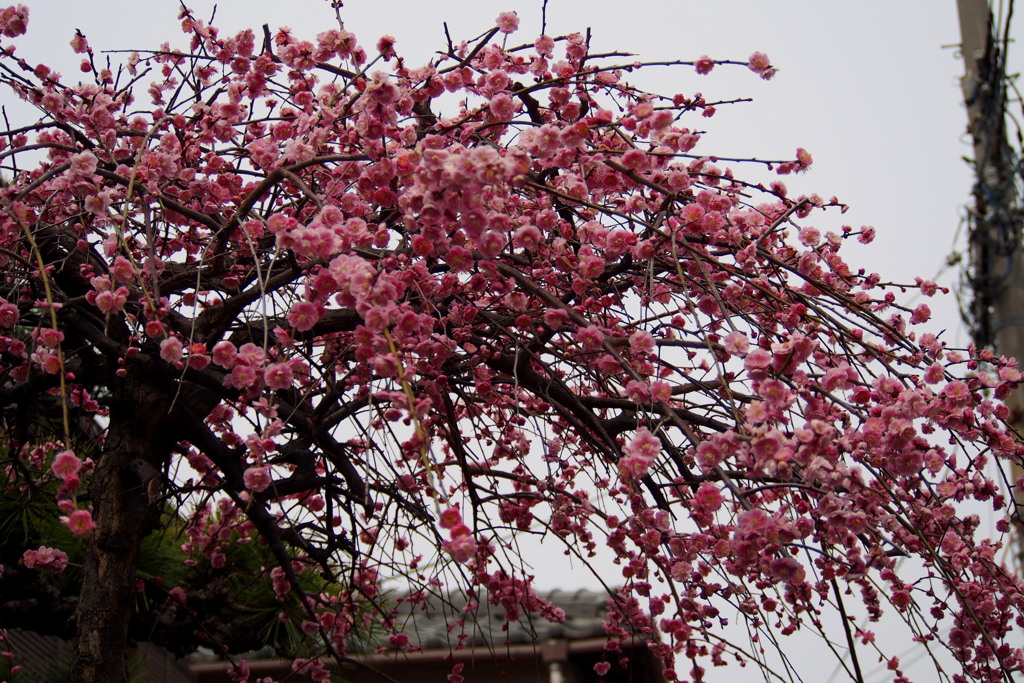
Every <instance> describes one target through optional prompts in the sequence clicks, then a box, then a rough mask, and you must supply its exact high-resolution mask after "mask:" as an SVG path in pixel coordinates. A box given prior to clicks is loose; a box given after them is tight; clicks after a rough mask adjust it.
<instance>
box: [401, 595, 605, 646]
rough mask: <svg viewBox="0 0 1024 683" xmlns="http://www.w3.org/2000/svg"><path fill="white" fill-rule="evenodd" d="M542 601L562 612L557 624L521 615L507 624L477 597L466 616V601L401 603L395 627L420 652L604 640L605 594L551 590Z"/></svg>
mask: <svg viewBox="0 0 1024 683" xmlns="http://www.w3.org/2000/svg"><path fill="white" fill-rule="evenodd" d="M541 597H542V598H543V599H545V600H547V601H549V602H551V603H552V604H553V605H554V606H556V607H558V608H560V609H562V610H563V611H564V612H565V620H564V621H563V622H562V623H551V622H549V621H548V620H546V619H544V618H543V617H541V616H539V615H535V614H533V615H531V614H525V613H524V614H522V615H521V616H520V618H519V619H518V620H517V621H512V622H508V620H507V615H506V614H505V609H504V608H503V607H501V606H498V605H492V604H490V603H489V602H488V601H487V599H486V596H482V597H481V599H480V601H479V602H480V604H479V606H478V607H477V609H476V610H474V611H471V612H469V613H467V612H466V605H467V599H466V598H465V596H461V597H460V596H452V597H450V598H445V599H442V598H441V597H440V596H436V595H433V596H430V597H428V598H427V599H426V600H425V601H423V602H420V603H410V602H405V601H403V602H402V608H401V610H400V613H399V617H398V620H397V622H396V627H397V628H399V629H401V630H403V631H404V632H405V633H406V635H408V636H409V638H410V640H411V645H418V646H419V647H421V648H423V649H447V648H454V647H456V646H458V645H459V643H460V641H461V642H462V645H463V646H464V647H479V646H484V647H487V646H490V647H500V646H502V645H521V644H527V643H543V642H546V641H548V640H552V639H556V638H566V639H569V640H582V639H584V638H595V637H602V636H604V635H605V631H604V627H603V626H602V619H603V618H604V615H605V612H607V610H608V607H607V604H606V603H605V600H606V598H607V595H606V594H604V593H598V592H596V591H589V590H577V591H565V590H554V591H551V592H550V593H548V594H546V595H543V596H541ZM460 619H461V620H462V623H461V625H459V620H460ZM453 625H454V626H453Z"/></svg>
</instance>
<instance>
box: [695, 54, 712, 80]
mask: <svg viewBox="0 0 1024 683" xmlns="http://www.w3.org/2000/svg"><path fill="white" fill-rule="evenodd" d="M694 68H696V69H697V73H699V74H701V75H702V76H703V75H705V74H709V73H711V70H712V69H714V68H715V60H713V59H711V57H708V56H707V55H701V58H700V59H698V60H697V62H696V63H695V64H694Z"/></svg>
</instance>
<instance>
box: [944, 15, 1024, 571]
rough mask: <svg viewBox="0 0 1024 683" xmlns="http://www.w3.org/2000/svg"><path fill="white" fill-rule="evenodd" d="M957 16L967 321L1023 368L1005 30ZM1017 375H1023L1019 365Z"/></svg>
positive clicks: (1018, 393)
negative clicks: (970, 181)
mask: <svg viewBox="0 0 1024 683" xmlns="http://www.w3.org/2000/svg"><path fill="white" fill-rule="evenodd" d="M957 9H958V11H959V14H960V35H961V53H962V54H963V60H964V76H963V78H962V79H961V86H962V88H963V96H964V103H965V104H966V105H967V119H968V131H969V132H970V134H971V137H972V138H973V140H974V171H975V178H976V180H975V185H974V206H973V208H972V209H971V210H970V211H969V218H970V266H969V268H970V271H969V279H970V285H971V288H972V290H973V292H972V293H973V300H972V301H971V303H970V304H969V308H968V309H967V310H965V311H964V318H965V320H966V321H967V323H968V324H969V325H970V327H971V333H972V335H973V336H974V341H975V343H976V344H977V345H978V347H979V348H983V347H992V348H994V349H995V351H996V352H997V353H998V354H999V355H1003V356H1012V357H1014V358H1017V359H1018V361H1021V362H1024V258H1022V254H1021V250H1022V248H1021V247H1022V245H1021V239H1022V235H1021V220H1022V216H1024V213H1022V211H1021V208H1020V204H1019V201H1018V193H1017V180H1018V177H1019V172H1020V167H1019V159H1018V155H1017V153H1016V151H1015V150H1014V148H1013V147H1012V146H1011V145H1010V142H1009V139H1008V136H1007V132H1006V120H1007V117H1006V85H1007V80H1006V61H1005V60H1006V46H1007V41H1006V35H1005V34H1006V32H1007V31H1008V26H1002V27H1000V25H999V24H996V23H995V20H994V19H993V16H992V11H991V9H990V8H989V5H988V1H987V0H957ZM1012 13H1013V2H1012V0H1010V2H1009V14H1010V15H1012ZM999 19H1000V20H1002V17H1000V18H999ZM1006 23H1007V24H1008V23H1009V22H1008V20H1007V22H1006ZM1018 140H1019V136H1018ZM1018 368H1019V369H1024V368H1022V366H1021V365H1020V363H1018ZM1005 402H1006V405H1007V407H1008V408H1009V409H1010V420H1009V421H1010V424H1011V425H1012V426H1013V427H1014V429H1016V430H1017V432H1018V433H1019V434H1024V389H1016V390H1014V391H1013V393H1011V394H1010V396H1008V397H1007V398H1006V401H1005ZM1022 474H1024V470H1022V468H1021V465H1020V463H1017V462H1014V463H1013V464H1012V468H1011V481H1010V484H1011V490H1010V491H1009V494H1010V495H1011V496H1013V499H1014V503H1015V507H1016V514H1015V515H1014V522H1015V524H1014V527H1015V532H1016V546H1017V561H1018V563H1020V564H1024V495H1019V494H1017V493H1016V492H1015V491H1014V490H1013V489H1012V485H1013V482H1014V481H1016V480H1017V479H1018V478H1019V477H1020V476H1021V475H1022Z"/></svg>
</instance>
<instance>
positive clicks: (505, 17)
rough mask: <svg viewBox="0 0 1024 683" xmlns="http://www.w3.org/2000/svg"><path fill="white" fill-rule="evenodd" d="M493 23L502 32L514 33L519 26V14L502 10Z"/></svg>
mask: <svg viewBox="0 0 1024 683" xmlns="http://www.w3.org/2000/svg"><path fill="white" fill-rule="evenodd" d="M495 23H496V24H497V25H498V30H499V31H501V32H502V33H515V31H516V29H518V28H519V15H518V14H516V13H515V12H502V13H501V14H499V15H498V18H497V19H495Z"/></svg>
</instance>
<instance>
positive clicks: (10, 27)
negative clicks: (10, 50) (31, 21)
mask: <svg viewBox="0 0 1024 683" xmlns="http://www.w3.org/2000/svg"><path fill="white" fill-rule="evenodd" d="M27 30H28V7H25V6H24V5H18V6H16V7H15V6H11V7H5V8H4V9H0V33H2V34H3V35H5V36H7V37H8V38H17V37H18V36H20V35H23V34H24V33H25V31H27Z"/></svg>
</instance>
